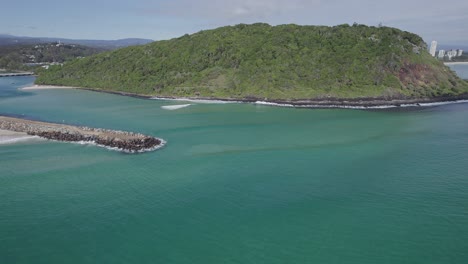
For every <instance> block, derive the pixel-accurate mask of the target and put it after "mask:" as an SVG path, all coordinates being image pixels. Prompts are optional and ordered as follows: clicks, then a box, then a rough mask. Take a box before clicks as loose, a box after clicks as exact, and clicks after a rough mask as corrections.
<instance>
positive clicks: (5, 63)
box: [0, 42, 104, 70]
mask: <svg viewBox="0 0 468 264" xmlns="http://www.w3.org/2000/svg"><path fill="white" fill-rule="evenodd" d="M103 51H104V50H103V49H100V48H91V47H86V46H80V45H71V44H58V43H56V42H54V43H42V44H27V45H26V44H23V45H9V46H1V47H0V68H4V69H7V70H30V69H31V65H33V64H35V63H54V62H56V63H63V62H65V61H69V60H72V59H75V58H78V57H85V56H90V55H94V54H97V53H99V52H103Z"/></svg>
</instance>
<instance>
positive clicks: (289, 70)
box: [36, 24, 468, 99]
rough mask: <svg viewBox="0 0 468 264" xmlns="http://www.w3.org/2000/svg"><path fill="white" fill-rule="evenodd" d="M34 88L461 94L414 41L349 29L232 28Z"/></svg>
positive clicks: (275, 95) (124, 52)
mask: <svg viewBox="0 0 468 264" xmlns="http://www.w3.org/2000/svg"><path fill="white" fill-rule="evenodd" d="M36 82H37V83H38V84H53V85H71V86H79V87H89V88H95V89H103V90H111V91H122V92H129V93H137V94H144V95H156V96H189V97H217V98H249V97H255V98H268V99H305V98H309V99H312V98H327V97H335V98H357V97H381V98H408V97H413V98H420V97H436V96H443V95H458V94H462V93H465V92H467V91H468V84H467V83H466V82H464V81H462V80H460V79H459V78H458V77H457V76H456V75H455V74H454V73H453V72H452V71H451V70H450V69H449V68H448V67H446V66H444V65H443V64H442V62H440V61H438V60H437V59H435V58H433V57H431V56H430V54H429V53H428V52H427V50H426V44H425V43H424V42H423V40H422V39H421V37H419V36H417V35H415V34H412V33H409V32H405V31H401V30H398V29H395V28H389V27H368V26H365V25H358V24H354V25H353V26H350V25H346V24H345V25H339V26H335V27H326V26H298V25H281V26H274V27H272V26H270V25H267V24H253V25H245V24H240V25H237V26H227V27H222V28H218V29H214V30H207V31H201V32H198V33H196V34H193V35H184V36H182V37H180V38H176V39H171V40H167V41H158V42H153V43H150V44H147V45H144V46H136V47H128V48H123V49H119V50H116V51H112V52H105V53H101V54H98V55H95V56H91V57H88V58H84V59H79V60H73V61H70V62H68V63H66V64H64V65H63V66H54V67H51V68H49V70H46V71H43V72H41V73H40V75H39V77H38V79H37V80H36Z"/></svg>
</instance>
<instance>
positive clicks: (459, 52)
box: [457, 49, 463, 57]
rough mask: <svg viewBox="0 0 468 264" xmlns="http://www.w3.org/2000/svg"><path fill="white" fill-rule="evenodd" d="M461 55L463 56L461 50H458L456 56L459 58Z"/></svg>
mask: <svg viewBox="0 0 468 264" xmlns="http://www.w3.org/2000/svg"><path fill="white" fill-rule="evenodd" d="M461 55H463V50H461V49H459V50H458V55H457V56H459V57H460V56H461Z"/></svg>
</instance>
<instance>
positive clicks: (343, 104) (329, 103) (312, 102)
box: [77, 88, 468, 109]
mask: <svg viewBox="0 0 468 264" xmlns="http://www.w3.org/2000/svg"><path fill="white" fill-rule="evenodd" d="M77 89H82V90H88V91H95V92H102V93H109V94H116V95H122V96H128V97H134V98H140V99H160V100H181V101H183V100H192V101H196V100H203V101H222V102H237V103H261V104H267V105H268V104H270V105H277V106H290V107H301V108H362V109H365V108H371V109H372V108H390V107H402V106H415V107H416V106H420V105H422V104H431V103H446V102H456V101H464V100H468V93H467V94H461V95H457V96H439V97H433V98H400V99H396V98H389V99H387V98H378V97H376V98H373V97H362V98H346V99H343V98H334V97H324V98H317V99H291V100H283V99H268V98H258V97H244V98H219V97H201V96H198V97H175V96H150V95H141V94H134V93H127V92H118V91H109V90H102V89H92V88H77Z"/></svg>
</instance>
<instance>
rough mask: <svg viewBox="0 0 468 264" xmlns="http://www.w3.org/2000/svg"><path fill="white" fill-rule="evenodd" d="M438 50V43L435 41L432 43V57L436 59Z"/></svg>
mask: <svg viewBox="0 0 468 264" xmlns="http://www.w3.org/2000/svg"><path fill="white" fill-rule="evenodd" d="M436 49H437V41H435V40H433V41H432V42H431V49H430V50H429V53H430V54H431V55H432V57H435V54H436Z"/></svg>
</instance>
